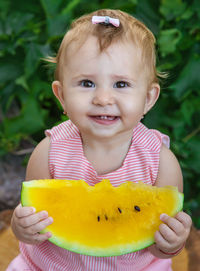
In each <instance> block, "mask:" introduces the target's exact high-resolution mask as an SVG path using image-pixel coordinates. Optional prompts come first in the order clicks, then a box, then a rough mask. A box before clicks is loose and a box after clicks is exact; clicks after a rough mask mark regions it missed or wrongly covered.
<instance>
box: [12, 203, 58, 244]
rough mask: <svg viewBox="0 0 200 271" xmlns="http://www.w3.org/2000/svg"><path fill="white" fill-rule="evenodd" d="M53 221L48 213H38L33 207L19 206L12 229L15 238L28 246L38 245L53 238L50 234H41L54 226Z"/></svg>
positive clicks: (13, 219) (16, 209) (15, 212)
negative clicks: (48, 227) (45, 229)
mask: <svg viewBox="0 0 200 271" xmlns="http://www.w3.org/2000/svg"><path fill="white" fill-rule="evenodd" d="M52 222H53V219H52V218H51V217H48V213H47V212H46V211H41V212H38V213H36V211H35V208H33V207H22V206H21V204H19V205H18V206H17V207H16V208H15V210H14V212H13V216H12V219H11V227H12V230H13V232H14V234H15V236H16V237H17V238H18V239H19V240H20V241H22V242H24V243H27V244H38V243H41V242H43V241H46V240H47V239H48V238H50V237H51V233H50V232H46V233H44V234H40V233H39V232H40V231H41V230H43V229H44V228H46V227H47V226H48V225H50V224H52Z"/></svg>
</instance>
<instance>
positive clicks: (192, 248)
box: [0, 210, 200, 271]
mask: <svg viewBox="0 0 200 271" xmlns="http://www.w3.org/2000/svg"><path fill="white" fill-rule="evenodd" d="M11 216H12V210H6V211H3V212H0V271H5V270H6V267H7V266H8V264H9V263H10V262H11V260H12V259H13V258H15V257H16V256H17V255H18V253H19V248H18V241H17V239H16V238H15V236H14V234H13V233H12V230H11V228H10V226H9V225H10V219H11ZM172 262H173V263H172V269H173V271H200V231H197V230H196V229H195V228H194V227H193V228H192V230H191V233H190V237H189V239H188V241H187V243H186V247H185V248H184V249H183V251H182V252H181V253H180V254H179V255H178V256H176V257H174V258H173V259H172ZM161 271H162V270H161Z"/></svg>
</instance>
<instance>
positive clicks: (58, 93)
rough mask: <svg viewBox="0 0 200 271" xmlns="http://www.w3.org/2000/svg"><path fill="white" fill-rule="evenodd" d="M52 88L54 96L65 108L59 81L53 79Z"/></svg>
mask: <svg viewBox="0 0 200 271" xmlns="http://www.w3.org/2000/svg"><path fill="white" fill-rule="evenodd" d="M52 90H53V93H54V95H55V96H56V98H57V99H58V100H59V102H60V103H61V105H62V107H63V109H64V110H65V100H64V94H63V87H62V84H61V83H60V81H53V83H52Z"/></svg>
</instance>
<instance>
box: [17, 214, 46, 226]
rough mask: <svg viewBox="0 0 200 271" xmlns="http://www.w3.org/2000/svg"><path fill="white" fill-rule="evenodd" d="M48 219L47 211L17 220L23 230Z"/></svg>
mask: <svg viewBox="0 0 200 271" xmlns="http://www.w3.org/2000/svg"><path fill="white" fill-rule="evenodd" d="M47 217H48V212H47V211H41V212H39V213H36V214H33V215H30V216H27V217H23V218H21V219H19V225H20V226H21V227H23V228H27V227H30V226H32V225H34V224H36V223H38V222H39V221H41V220H43V219H46V218H47Z"/></svg>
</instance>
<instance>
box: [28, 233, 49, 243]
mask: <svg viewBox="0 0 200 271" xmlns="http://www.w3.org/2000/svg"><path fill="white" fill-rule="evenodd" d="M51 236H52V234H51V233H50V232H46V233H44V234H40V233H36V234H34V235H33V236H32V238H31V240H30V236H28V237H27V240H28V241H27V243H31V244H38V243H41V242H44V241H46V240H48V239H49V238H50V237H51Z"/></svg>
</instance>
